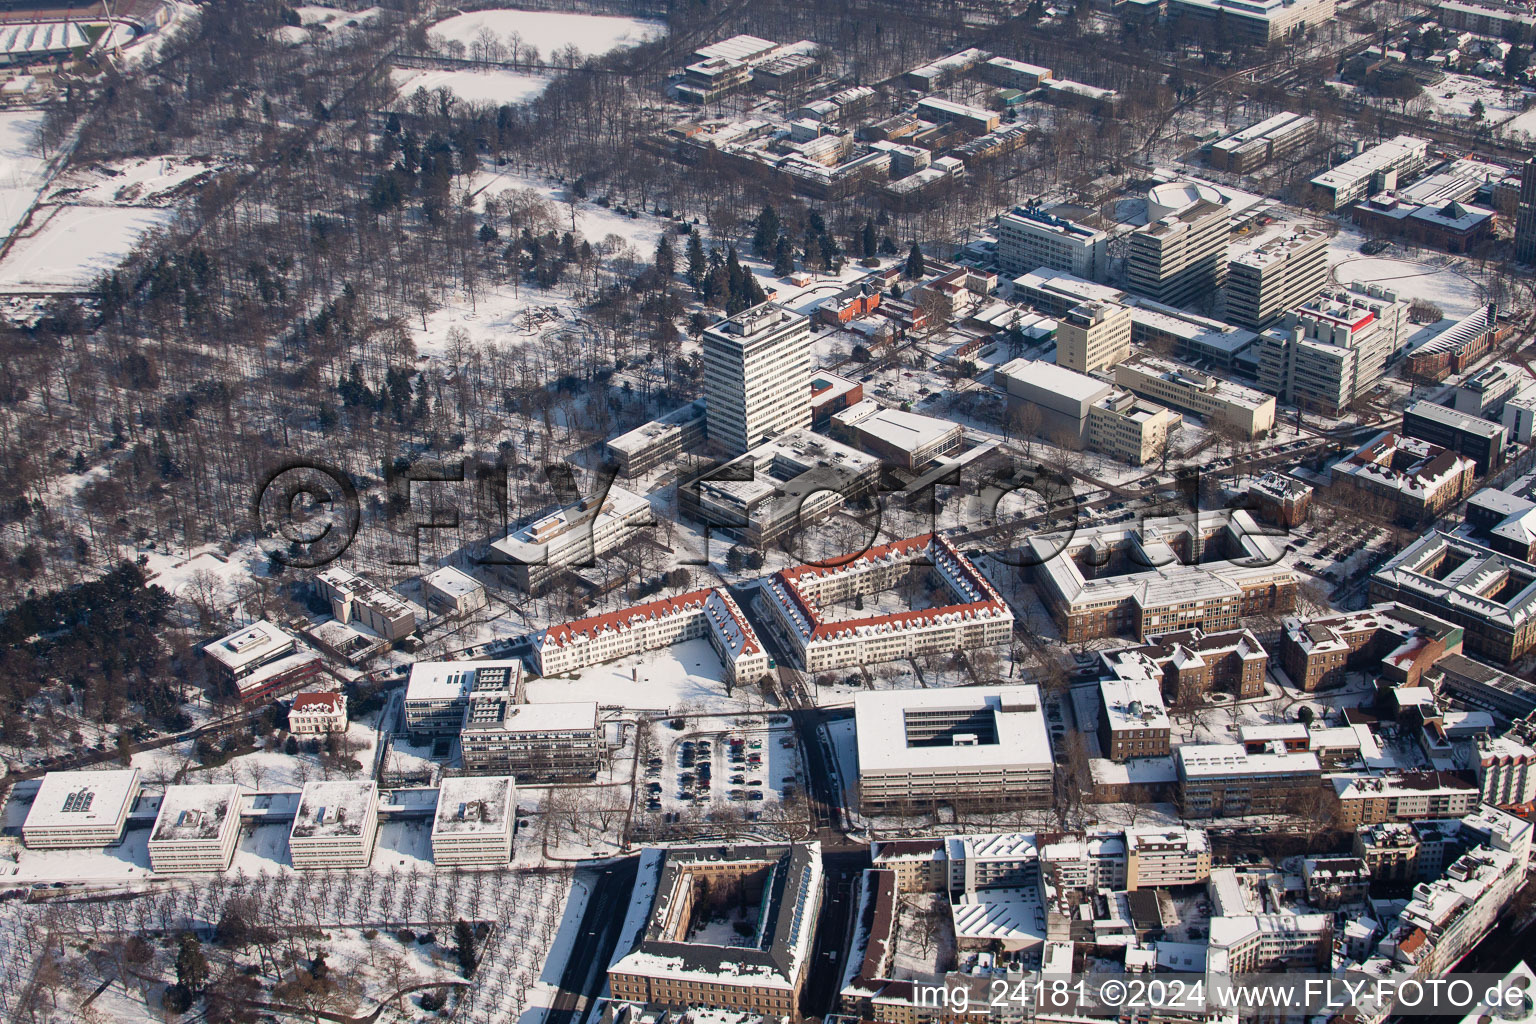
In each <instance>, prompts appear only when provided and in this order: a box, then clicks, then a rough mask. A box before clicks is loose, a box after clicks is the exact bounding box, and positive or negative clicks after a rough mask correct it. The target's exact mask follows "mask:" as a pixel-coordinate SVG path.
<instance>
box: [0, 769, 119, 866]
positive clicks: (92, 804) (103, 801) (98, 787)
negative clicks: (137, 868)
mask: <svg viewBox="0 0 1536 1024" xmlns="http://www.w3.org/2000/svg"><path fill="white" fill-rule="evenodd" d="M138 798H139V770H138V769H137V768H120V769H111V770H107V771H74V772H49V773H48V774H46V775H44V776H43V782H42V785H40V786H39V787H38V790H37V795H36V796H35V797H33V798H32V806H31V807H30V808H29V809H28V810H27V817H26V820H25V821H23V822H22V825H21V838H22V841H23V842H25V843H26V844H27V847H28V848H29V849H33V850H64V849H70V848H72V847H88V846H110V845H112V844H113V843H115V842H117V841H118V840H120V839H122V838H123V828H124V826H125V825H127V823H128V812H129V811H131V810H133V805H134V802H135V801H136V800H138Z"/></svg>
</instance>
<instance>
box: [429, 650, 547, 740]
mask: <svg viewBox="0 0 1536 1024" xmlns="http://www.w3.org/2000/svg"><path fill="white" fill-rule="evenodd" d="M522 676H523V663H522V662H521V661H520V660H518V659H516V658H512V659H508V660H503V661H418V662H415V663H414V664H412V665H411V674H410V677H409V678H408V679H407V681H406V684H405V728H406V731H407V732H409V733H410V734H411V737H412V739H413V740H416V741H420V740H423V739H430V738H432V737H436V736H452V735H454V734H456V733H457V732H458V731H459V729H460V728H461V727H462V726H463V724H464V709H465V708H467V707H469V698H470V694H472V693H474V692H475V691H486V690H494V691H502V690H511V691H515V690H517V689H518V688H519V686H520V684H521V682H522Z"/></svg>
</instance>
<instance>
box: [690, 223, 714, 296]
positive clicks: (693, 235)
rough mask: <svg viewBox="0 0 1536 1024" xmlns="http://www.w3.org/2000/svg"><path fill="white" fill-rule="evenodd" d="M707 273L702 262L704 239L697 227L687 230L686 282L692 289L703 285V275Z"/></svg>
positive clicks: (706, 265)
mask: <svg viewBox="0 0 1536 1024" xmlns="http://www.w3.org/2000/svg"><path fill="white" fill-rule="evenodd" d="M707 273H709V269H708V264H706V263H705V262H704V240H703V239H702V238H700V237H699V229H698V228H694V229H693V230H692V231H690V232H688V283H689V284H690V285H692V286H693V290H694V291H698V290H699V289H700V288H702V287H704V275H705V274H707Z"/></svg>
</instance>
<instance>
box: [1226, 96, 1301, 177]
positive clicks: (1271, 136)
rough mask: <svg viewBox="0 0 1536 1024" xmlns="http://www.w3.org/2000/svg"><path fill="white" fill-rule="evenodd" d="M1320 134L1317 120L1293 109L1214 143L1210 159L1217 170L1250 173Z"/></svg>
mask: <svg viewBox="0 0 1536 1024" xmlns="http://www.w3.org/2000/svg"><path fill="white" fill-rule="evenodd" d="M1316 137H1317V120H1316V119H1315V118H1312V117H1308V116H1307V115H1305V114H1293V113H1290V112H1289V111H1286V112H1284V113H1279V114H1276V115H1275V116H1274V117H1268V118H1265V119H1264V120H1262V121H1260V122H1259V123H1258V124H1254V125H1250V126H1248V127H1247V128H1244V129H1242V130H1241V131H1236V132H1233V133H1232V134H1231V135H1228V136H1227V137H1226V138H1224V139H1221V140H1219V141H1217V142H1213V143H1212V144H1211V148H1210V150H1209V152H1207V153H1206V159H1207V160H1208V161H1209V162H1210V165H1211V166H1212V167H1215V168H1216V169H1217V170H1221V171H1227V172H1228V173H1231V174H1250V173H1252V172H1253V171H1256V170H1258V169H1259V168H1260V167H1263V166H1264V165H1265V164H1267V163H1269V162H1270V161H1272V160H1279V159H1281V158H1282V157H1286V156H1289V155H1290V154H1292V153H1294V152H1296V151H1297V150H1299V149H1301V148H1302V147H1304V146H1306V145H1307V143H1309V142H1311V141H1312V140H1313V139H1315V138H1316Z"/></svg>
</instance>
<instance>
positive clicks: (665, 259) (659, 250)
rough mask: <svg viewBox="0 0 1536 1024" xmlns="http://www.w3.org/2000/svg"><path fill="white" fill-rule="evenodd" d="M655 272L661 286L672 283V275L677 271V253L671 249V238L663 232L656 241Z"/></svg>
mask: <svg viewBox="0 0 1536 1024" xmlns="http://www.w3.org/2000/svg"><path fill="white" fill-rule="evenodd" d="M656 273H657V275H659V276H660V277H661V284H662V287H663V288H665V287H666V286H667V285H669V284H671V283H672V275H674V274H676V273H677V255H676V254H675V253H674V252H673V251H672V239H671V238H670V237H668V236H667V235H665V234H663V235H662V236H661V239H660V241H658V242H657V243H656Z"/></svg>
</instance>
